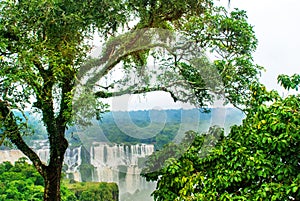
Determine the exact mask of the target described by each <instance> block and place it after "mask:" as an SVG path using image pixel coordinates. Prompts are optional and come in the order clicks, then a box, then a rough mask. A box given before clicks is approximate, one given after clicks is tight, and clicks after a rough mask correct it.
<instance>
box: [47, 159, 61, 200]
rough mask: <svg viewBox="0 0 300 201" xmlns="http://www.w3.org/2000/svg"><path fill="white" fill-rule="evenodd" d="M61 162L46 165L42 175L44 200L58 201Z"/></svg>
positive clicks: (59, 196) (59, 197) (59, 198)
mask: <svg viewBox="0 0 300 201" xmlns="http://www.w3.org/2000/svg"><path fill="white" fill-rule="evenodd" d="M61 169H62V163H61V164H57V166H56V167H50V166H48V167H47V170H46V174H45V176H44V182H45V189H44V201H60V200H61V195H60V179H61Z"/></svg>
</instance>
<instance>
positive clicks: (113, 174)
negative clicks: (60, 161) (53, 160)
mask: <svg viewBox="0 0 300 201" xmlns="http://www.w3.org/2000/svg"><path fill="white" fill-rule="evenodd" d="M32 148H33V149H34V150H35V152H36V153H37V154H38V156H39V157H40V158H41V160H42V161H43V162H44V163H47V162H48V161H49V153H50V149H49V145H48V144H47V142H46V141H35V142H34V147H32ZM153 152H154V145H151V144H136V145H125V144H108V143H105V142H94V143H93V144H92V145H91V146H90V147H89V148H87V147H82V146H79V147H70V148H68V149H67V150H66V153H65V157H64V165H63V170H64V171H65V173H66V175H67V177H68V178H71V179H74V180H76V181H94V182H100V181H103V182H115V183H117V184H118V186H119V189H120V195H121V194H125V193H134V192H136V191H141V190H144V189H149V187H150V188H152V189H153V188H154V184H153V183H149V182H146V180H145V178H143V177H141V176H140V173H141V170H142V166H143V161H144V160H143V159H144V157H146V156H148V155H150V154H152V153H153ZM21 157H25V156H24V155H23V154H22V152H21V151H19V150H2V151H0V162H4V161H10V162H12V163H14V162H15V161H17V160H18V159H19V158H21ZM82 165H85V168H86V169H85V172H84V174H83V173H82V171H83V168H81V166H82ZM87 173H88V174H90V176H89V178H82V177H85V176H86V174H87ZM84 175H85V176H84Z"/></svg>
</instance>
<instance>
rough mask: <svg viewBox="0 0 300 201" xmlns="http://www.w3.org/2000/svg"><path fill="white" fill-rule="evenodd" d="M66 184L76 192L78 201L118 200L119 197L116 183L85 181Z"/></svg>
mask: <svg viewBox="0 0 300 201" xmlns="http://www.w3.org/2000/svg"><path fill="white" fill-rule="evenodd" d="M66 185H67V187H68V189H70V190H71V191H72V192H74V193H75V195H76V197H77V200H78V201H100V200H103V201H104V200H105V201H116V200H118V197H119V189H118V186H117V185H116V184H115V183H104V182H102V183H96V182H84V183H72V184H66Z"/></svg>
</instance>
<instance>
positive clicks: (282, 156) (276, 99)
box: [144, 75, 300, 200]
mask: <svg viewBox="0 0 300 201" xmlns="http://www.w3.org/2000/svg"><path fill="white" fill-rule="evenodd" d="M296 77H299V76H298V75H294V76H292V78H289V77H288V76H283V75H282V76H280V77H279V78H278V80H279V82H281V83H282V85H283V86H291V87H290V88H293V89H297V87H298V86H299V81H298V80H297V79H295V78H296ZM283 78H284V79H283ZM251 90H252V99H251V100H250V102H248V104H247V105H248V109H247V117H246V118H245V119H244V120H243V123H242V125H240V126H233V127H232V128H231V131H230V133H229V135H228V136H226V137H222V138H221V139H220V140H219V141H218V142H217V144H216V146H215V148H212V147H208V148H209V149H205V147H204V150H208V151H209V154H208V155H207V156H204V157H203V155H201V154H203V151H201V150H203V145H204V141H203V139H204V136H203V135H198V136H196V137H195V141H194V142H193V143H192V145H191V146H190V147H188V149H187V151H186V153H185V154H184V155H183V156H182V157H181V158H179V159H177V160H176V159H172V158H170V159H168V160H167V161H166V162H162V161H164V160H154V158H155V156H152V158H151V160H150V162H149V166H148V169H145V172H146V174H144V175H145V176H146V178H147V179H148V180H157V181H158V184H157V188H156V190H155V191H154V192H153V195H154V197H155V199H156V200H299V199H300V190H299V188H300V172H299V169H300V168H299V164H300V163H299V160H300V158H299V153H300V148H299V147H300V146H299V143H300V132H299V131H300V124H299V117H300V116H299V115H300V111H299V108H300V107H299V105H300V95H299V94H298V95H290V96H288V97H286V98H282V97H280V96H279V95H278V93H277V92H276V91H270V92H269V91H267V90H266V89H265V87H264V86H263V85H261V84H257V85H254V86H253V87H252V88H251ZM213 142H214V140H213ZM163 152H164V151H162V153H163ZM154 154H155V155H156V157H160V158H161V157H162V155H166V154H162V155H159V152H158V153H154ZM155 161H160V166H161V167H162V169H161V170H160V171H158V172H151V171H149V168H150V170H151V168H153V167H154V164H157V163H155Z"/></svg>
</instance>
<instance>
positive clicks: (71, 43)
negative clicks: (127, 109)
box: [0, 0, 260, 200]
mask: <svg viewBox="0 0 300 201" xmlns="http://www.w3.org/2000/svg"><path fill="white" fill-rule="evenodd" d="M0 13H1V14H0V68H1V70H0V85H1V87H0V120H1V121H0V144H2V142H3V140H4V139H7V140H8V141H9V142H11V143H13V144H15V145H16V147H17V148H18V149H20V150H21V151H22V152H23V153H24V154H25V155H26V156H27V157H28V158H29V159H30V160H31V161H32V162H33V165H34V166H35V167H36V169H37V170H38V172H39V173H40V174H41V175H42V176H43V178H44V179H45V184H46V187H49V186H51V188H53V189H57V191H59V181H60V176H61V169H62V163H63V154H64V153H65V150H66V149H67V146H68V142H67V140H66V138H65V135H64V134H65V131H66V130H67V128H68V127H67V126H68V125H70V124H72V123H74V121H75V117H74V113H73V112H74V111H73V109H74V108H75V107H73V106H74V104H75V103H74V102H75V101H73V100H74V96H75V94H74V93H75V92H74V91H75V90H74V88H75V85H76V81H77V80H78V78H81V77H80V75H79V73H78V69H79V67H80V66H81V65H82V63H83V62H84V60H85V58H86V54H87V52H88V50H89V48H90V47H89V44H88V42H87V41H88V39H91V37H92V36H93V34H94V33H95V31H98V32H99V33H100V34H102V36H103V38H105V39H107V38H108V36H109V35H115V34H118V32H119V31H122V29H121V28H123V31H126V30H127V31H128V32H130V33H131V30H130V28H129V29H128V28H126V27H127V26H126V25H127V24H128V23H129V22H132V20H133V19H134V20H136V21H137V24H136V25H135V26H134V27H133V28H131V29H132V30H139V29H142V28H163V29H168V30H174V31H183V32H185V34H186V35H187V36H188V37H189V38H191V39H192V40H194V39H195V41H199V42H197V43H198V44H200V46H201V48H203V52H204V51H208V50H211V51H212V52H213V53H214V54H216V55H217V56H218V55H219V56H221V57H222V59H221V60H217V61H215V62H214V67H216V69H217V71H218V72H219V73H220V75H221V77H222V81H223V82H224V83H225V86H226V87H225V96H226V97H227V98H228V100H229V101H230V102H231V103H233V104H239V103H241V102H244V100H245V99H247V95H249V94H248V92H249V91H248V90H249V84H250V83H251V82H252V81H253V80H257V75H258V69H260V68H259V67H257V66H255V65H254V64H253V61H252V57H251V55H250V54H251V52H253V51H254V49H255V47H256V39H255V37H254V34H253V31H252V27H251V26H250V25H248V23H247V22H246V15H245V13H244V12H243V11H234V12H231V13H227V12H226V11H225V10H224V9H223V8H219V7H216V6H214V5H213V2H212V1H211V0H188V1H184V2H183V1H175V0H164V1H156V0H146V1H139V0H127V1H121V0H90V1H85V0H79V1H72V0H67V1H61V0H43V1H39V0H30V1H10V0H6V1H0ZM195 37H196V38H195ZM197 37H198V38H197ZM199 37H200V38H199ZM131 39H132V38H131ZM149 39H151V38H150V37H149ZM131 42H132V40H130V41H122V44H121V45H120V44H119V45H120V46H121V48H123V47H124V43H126V44H125V45H128V47H132V46H130V44H131ZM112 47H114V46H112ZM113 50H114V49H112V51H110V52H107V55H104V56H108V57H110V56H111V53H113V52H114V51H113ZM148 53H149V51H148V49H143V50H140V51H135V52H131V53H130V54H127V55H126V54H125V55H124V56H123V57H122V58H119V59H118V60H116V61H114V62H112V63H111V64H110V65H107V66H106V67H107V68H106V69H104V70H103V72H102V74H101V73H100V77H93V78H95V79H96V80H95V81H94V82H93V83H92V84H93V85H94V84H95V83H97V82H98V81H99V80H101V79H102V78H103V77H104V76H105V75H106V74H107V73H109V72H111V71H112V70H113V69H114V68H115V67H116V66H118V65H117V64H119V63H121V62H122V61H125V60H126V59H128V60H130V59H131V60H130V61H132V62H131V64H134V63H136V64H137V65H139V66H137V67H136V65H132V68H131V73H132V74H135V75H137V76H138V77H140V78H141V79H143V83H148V81H149V80H150V78H149V77H145V76H144V77H143V76H141V75H142V74H144V72H143V71H144V68H142V67H143V66H141V65H144V64H145V62H146V61H147V56H148ZM163 59H167V58H163ZM176 64H177V61H176V62H175V63H173V64H171V65H166V66H164V67H167V68H165V69H169V71H170V72H173V75H176V76H177V74H178V72H179V71H180V70H181V72H183V73H182V75H181V77H180V79H184V80H185V81H187V82H188V83H193V84H191V85H188V86H189V87H191V88H192V89H191V90H192V91H193V92H195V93H194V94H195V95H196V96H197V97H196V99H197V100H196V101H195V102H196V103H198V105H197V106H207V104H208V103H209V102H210V101H211V100H212V97H211V96H209V93H208V92H207V91H205V90H204V89H202V90H201V89H199V88H203V83H202V81H201V80H200V79H197V77H198V76H199V75H201V72H200V73H199V72H198V71H197V72H196V71H195V68H196V67H195V65H194V66H193V65H191V64H192V63H189V64H187V65H178V66H177V67H180V68H181V69H180V68H179V69H177V71H176V70H175V71H173V69H172V68H170V67H172V66H175V67H176ZM98 67H99V66H98ZM135 67H136V68H135ZM209 67H212V66H211V65H210V66H209ZM134 68H135V69H134ZM88 69H89V68H87V69H84V70H83V71H84V74H85V70H88ZM178 70H179V71H178ZM139 72H140V73H139ZM191 72H192V73H193V76H191V75H190V74H191ZM171 75H172V74H171ZM176 76H169V77H172V78H176V80H178V79H177V77H176ZM166 83H167V84H169V80H168V79H164V82H163V83H162V84H163V85H165V84H166ZM124 86H126V85H124ZM134 86H140V85H138V84H134ZM166 86H167V88H172V86H168V85H166ZM227 86H232V87H227ZM89 87H90V86H89ZM93 87H94V86H92V88H93ZM106 88H109V87H106ZM161 89H162V88H159V87H157V86H156V87H155V88H154V89H152V91H153V90H155V91H157V90H161ZM185 89H186V88H185ZM114 90H115V89H114ZM203 90H204V91H203ZM218 90H219V92H220V93H219V94H220V95H222V94H223V89H222V87H220V88H219V89H218ZM149 91H151V90H150V87H148V86H146V87H144V88H142V90H140V91H139V90H138V92H139V93H145V92H149ZM165 91H168V89H167V90H166V89H165ZM125 92H127V93H128V91H126V90H125ZM183 92H186V91H185V90H183ZM94 93H95V91H93V94H90V93H87V94H84V93H83V94H84V96H83V97H81V99H80V101H79V102H77V103H78V104H79V106H78V107H80V106H81V105H82V104H84V106H86V108H85V109H86V110H85V111H84V110H82V111H81V112H82V113H83V118H82V119H84V115H87V114H88V115H87V117H89V118H92V117H94V116H96V117H97V118H99V114H101V112H102V111H103V110H105V109H106V106H107V105H106V104H103V103H101V102H99V100H96V99H95V96H96V95H97V93H95V94H94ZM98 94H104V95H105V98H108V97H109V96H113V95H114V94H115V93H112V91H105V92H104V93H100V92H98ZM183 94H185V93H183ZM119 95H120V93H119ZM172 97H173V98H174V100H175V99H176V100H182V101H184V102H188V100H186V97H181V98H182V99H179V98H178V97H175V96H174V93H173V94H172ZM100 98H101V97H100ZM90 101H93V102H90ZM89 103H90V104H89ZM80 104H81V105H80ZM75 106H77V105H76V104H75ZM28 107H30V108H31V109H32V111H31V112H32V113H35V112H36V113H38V114H39V115H40V116H41V121H42V122H43V126H45V128H46V131H47V137H48V139H49V144H50V153H51V154H50V155H51V158H50V160H49V164H48V165H47V166H46V165H45V164H43V163H42V162H41V160H40V159H39V157H38V156H37V154H36V153H35V152H33V151H32V149H31V148H30V147H29V146H28V145H27V144H26V142H25V141H24V139H23V137H22V136H23V135H24V134H25V135H28V124H27V123H28V122H27V121H26V118H25V117H26V115H24V111H25V109H27V108H28ZM13 111H19V112H20V113H21V114H22V116H23V117H24V118H20V117H18V116H17V115H15V113H14V112H13ZM79 115H81V114H79ZM83 123H85V122H83ZM48 178H51V180H48ZM55 185H58V186H57V188H56V187H55ZM48 190H49V189H47V188H46V189H45V192H46V194H45V195H46V197H45V199H46V200H47V199H48V197H52V198H51V199H54V197H55V198H57V199H58V200H59V196H60V193H59V192H54V191H55V190H53V191H51V189H50V191H48Z"/></svg>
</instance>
